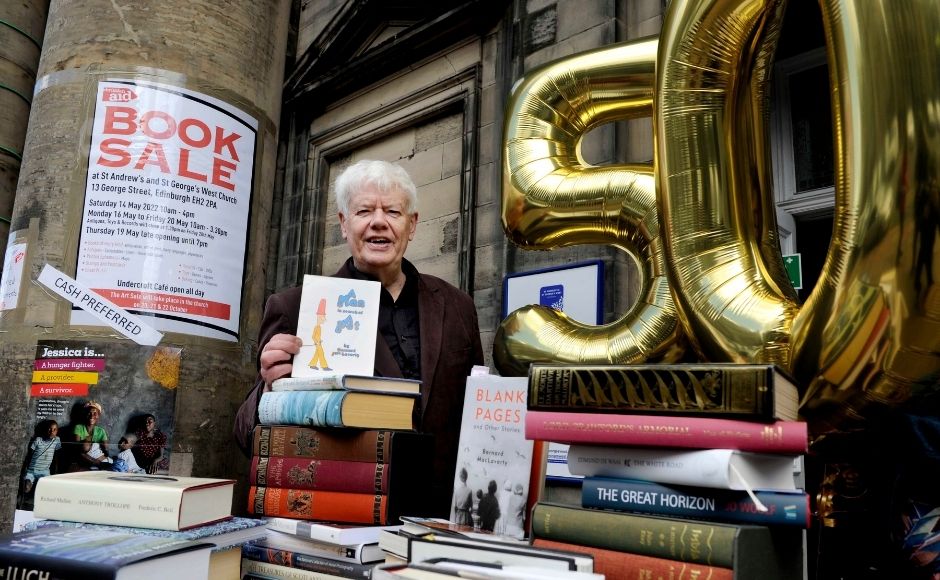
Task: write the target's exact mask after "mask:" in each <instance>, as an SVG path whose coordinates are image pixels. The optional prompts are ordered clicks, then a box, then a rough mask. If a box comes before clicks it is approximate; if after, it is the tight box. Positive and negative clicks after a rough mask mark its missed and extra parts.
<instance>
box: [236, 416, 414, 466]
mask: <svg viewBox="0 0 940 580" xmlns="http://www.w3.org/2000/svg"><path fill="white" fill-rule="evenodd" d="M416 438H418V439H420V436H417V437H416V434H415V433H411V432H408V431H384V430H365V431H363V430H359V429H327V428H319V427H318V428H313V427H302V426H299V425H258V426H257V427H255V430H254V432H253V435H252V439H251V442H252V455H257V456H260V457H303V458H307V459H342V460H343V461H366V462H369V463H388V462H389V461H391V456H392V446H393V444H394V445H395V446H397V445H399V444H402V443H405V444H409V443H411V442H412V441H413V440H414V439H416Z"/></svg>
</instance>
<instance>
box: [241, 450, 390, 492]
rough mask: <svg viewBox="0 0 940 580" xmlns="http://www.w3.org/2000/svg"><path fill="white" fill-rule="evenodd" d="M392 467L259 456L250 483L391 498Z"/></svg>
mask: <svg viewBox="0 0 940 580" xmlns="http://www.w3.org/2000/svg"><path fill="white" fill-rule="evenodd" d="M391 467H392V466H391V465H388V464H385V463H366V462H365V461H339V460H334V459H302V458H298V457H258V456H255V457H252V459H251V471H250V472H249V476H248V483H249V484H251V485H263V486H269V487H290V488H294V489H321V490H327V491H346V492H353V493H371V494H382V495H387V494H388V478H389V472H390V471H391Z"/></svg>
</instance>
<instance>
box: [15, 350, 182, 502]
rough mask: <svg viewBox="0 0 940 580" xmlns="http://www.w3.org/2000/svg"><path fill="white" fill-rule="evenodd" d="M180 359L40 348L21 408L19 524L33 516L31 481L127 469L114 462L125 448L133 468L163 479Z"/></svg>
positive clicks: (173, 354) (174, 353) (154, 353)
mask: <svg viewBox="0 0 940 580" xmlns="http://www.w3.org/2000/svg"><path fill="white" fill-rule="evenodd" d="M181 356H182V351H181V349H178V348H168V347H148V346H142V345H139V344H135V343H133V342H132V341H126V342H114V341H112V342H104V341H96V340H41V341H39V342H38V343H37V345H36V354H35V359H34V361H33V364H32V368H33V373H32V380H31V384H30V385H29V400H28V402H27V409H26V417H27V419H26V423H25V425H27V428H28V429H29V433H28V434H22V435H23V441H25V442H26V446H25V448H24V449H23V457H22V459H23V461H22V467H20V472H19V477H18V480H19V490H18V494H17V498H16V507H17V509H18V510H19V511H21V512H24V513H23V514H22V515H21V516H18V519H23V518H24V517H28V515H29V514H28V513H27V512H30V511H31V510H32V509H33V500H34V497H35V492H36V482H37V481H38V480H39V479H40V478H42V477H43V476H45V475H46V474H55V473H65V472H69V471H79V470H89V469H92V468H96V467H97V465H94V464H93V461H94V460H98V461H102V462H104V467H105V468H106V469H132V468H133V467H131V468H129V467H128V464H129V462H128V461H126V460H125V459H123V458H120V456H119V454H120V453H121V452H122V451H123V450H125V449H126V450H127V451H128V452H129V453H128V455H130V456H131V457H132V458H133V465H134V466H136V468H138V469H140V470H144V471H149V472H152V473H155V474H165V473H168V470H169V461H170V456H171V454H172V440H173V435H174V431H175V422H174V415H175V408H176V392H177V390H178V389H177V388H176V387H177V386H178V385H179V368H180V361H181ZM92 410H94V413H95V414H96V417H95V419H94V421H95V422H94V424H92V423H91V422H90V421H91V420H92V419H91V418H90V414H91V413H92ZM148 417H152V418H153V422H151V423H147V418H148ZM27 435H28V436H27ZM18 436H19V435H18ZM125 438H126V439H127V442H126V443H123V444H122V443H121V440H122V439H125ZM86 445H87V446H88V449H87V452H86ZM122 445H123V447H122ZM89 454H90V455H94V457H91V456H90V455H89ZM105 454H106V455H107V459H105ZM124 457H127V455H125V456H124ZM119 458H120V459H121V460H120V461H118V459H119Z"/></svg>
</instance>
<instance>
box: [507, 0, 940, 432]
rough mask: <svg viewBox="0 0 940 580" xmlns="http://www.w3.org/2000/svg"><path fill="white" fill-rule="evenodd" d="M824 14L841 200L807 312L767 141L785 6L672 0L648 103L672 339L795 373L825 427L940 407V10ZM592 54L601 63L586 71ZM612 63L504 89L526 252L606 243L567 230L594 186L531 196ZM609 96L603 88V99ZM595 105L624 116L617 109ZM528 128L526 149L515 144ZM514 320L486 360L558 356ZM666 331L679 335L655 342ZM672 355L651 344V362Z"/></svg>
mask: <svg viewBox="0 0 940 580" xmlns="http://www.w3.org/2000/svg"><path fill="white" fill-rule="evenodd" d="M820 4H821V6H822V12H823V19H824V22H823V24H824V28H825V31H826V45H827V52H828V59H829V66H830V84H831V103H832V109H833V123H834V141H835V143H834V148H835V159H836V166H835V168H834V169H835V176H836V180H835V181H836V183H835V189H836V205H835V217H834V226H833V236H832V242H831V244H830V247H829V252H828V254H827V257H826V262H825V265H824V266H823V270H822V274H821V275H820V278H819V281H818V282H817V285H816V288H815V289H814V290H813V292H812V294H811V295H810V297H809V299H808V300H807V302H806V303H805V304H804V305H802V306H800V305H799V304H798V303H797V300H796V298H795V295H794V293H793V290H792V287H791V286H790V284H789V282H788V281H787V280H786V276H785V274H784V271H783V267H782V263H781V260H780V253H779V249H778V246H777V238H776V224H775V219H774V213H773V203H772V195H771V192H770V181H771V180H770V177H769V175H770V161H769V148H768V144H767V138H766V126H767V123H766V109H767V102H768V99H767V95H766V90H767V87H768V75H769V72H770V71H771V68H772V58H773V49H774V45H775V43H776V39H777V37H778V35H779V25H780V20H781V14H782V11H783V4H782V2H780V1H777V0H737V1H735V0H701V1H699V0H696V1H690V0H685V1H683V0H674V1H673V2H671V3H670V5H669V8H668V10H667V14H666V18H665V20H664V25H663V32H662V34H661V37H660V43H659V49H658V55H657V57H656V61H657V71H656V82H655V105H654V120H655V122H654V133H655V135H654V136H655V140H656V152H657V157H656V165H655V178H656V186H657V202H658V204H659V211H660V215H661V219H662V226H663V233H662V236H661V238H662V240H663V242H664V243H663V247H664V250H665V268H666V271H667V274H668V279H669V286H670V287H671V289H672V292H673V295H674V297H675V304H676V308H677V311H678V316H679V319H680V320H681V323H682V326H683V328H684V329H685V330H686V332H687V333H688V334H689V337H690V339H691V340H692V343H693V346H694V347H695V348H696V350H697V351H698V352H699V354H700V355H701V356H702V357H703V358H704V359H706V360H713V361H741V362H744V361H757V362H776V363H779V364H781V365H783V366H784V367H787V368H789V369H790V370H791V371H792V372H793V373H794V374H795V375H796V376H797V379H798V380H799V381H800V382H801V383H802V384H803V385H805V386H806V392H805V395H804V397H803V404H802V411H803V413H804V415H806V416H807V417H808V418H809V419H810V420H811V421H812V422H813V428H814V431H815V432H816V433H819V432H823V431H826V430H828V429H830V428H836V427H839V426H840V425H844V424H846V421H847V420H853V419H859V418H864V417H865V416H866V414H867V413H869V412H870V411H872V410H873V409H877V407H878V406H896V405H900V404H903V403H916V402H918V401H920V400H924V399H925V398H926V397H928V396H933V395H937V394H938V393H940V286H938V284H937V282H936V281H935V279H934V272H940V246H938V245H937V238H938V235H940V179H938V172H940V159H938V156H940V36H938V35H940V10H937V7H936V4H935V2H934V1H933V0H907V1H905V2H903V3H897V2H889V1H888V0H821V1H820ZM611 50H615V49H611ZM592 54H593V55H599V56H600V57H604V58H600V59H599V60H598V62H597V63H592V62H591V60H590V59H591V58H593V57H592ZM612 54H614V53H613V52H606V51H597V52H595V53H589V54H587V55H583V56H579V57H574V58H572V59H568V60H565V61H561V62H559V63H555V64H554V65H551V66H550V67H548V68H547V69H544V70H543V71H539V72H538V73H536V75H535V76H534V77H533V78H528V77H527V79H524V82H523V83H522V84H521V86H520V88H519V90H518V91H517V93H516V94H515V95H514V97H513V103H514V104H513V108H512V109H511V114H512V118H511V119H509V120H508V122H509V123H510V125H509V126H508V128H507V133H506V136H507V143H506V148H507V165H506V173H507V176H506V183H505V184H504V200H503V220H504V226H505V227H506V230H507V233H508V234H509V236H510V237H511V239H513V240H514V241H516V242H517V243H523V244H529V245H532V246H533V247H550V246H548V245H545V246H540V245H539V244H549V243H551V241H552V240H556V239H557V240H561V239H563V240H565V241H566V243H591V242H596V241H597V239H598V234H597V230H596V229H594V228H591V227H586V226H583V225H578V222H576V221H575V222H567V221H564V220H563V219H562V216H565V215H566V214H572V213H577V207H576V205H577V204H575V207H572V206H571V204H570V203H569V200H581V201H582V202H584V201H585V200H591V199H601V198H602V197H603V196H602V195H599V194H598V191H597V188H596V184H594V183H593V182H590V184H588V183H585V185H584V186H583V187H582V186H580V185H579V184H577V183H575V184H574V185H571V186H569V188H568V189H566V190H565V194H564V195H560V194H555V193H554V192H555V191H556V189H551V188H550V187H546V188H545V189H544V191H545V192H547V194H541V196H540V197H538V200H539V201H538V202H534V201H530V200H529V197H528V196H529V195H531V191H532V189H531V187H530V186H531V185H532V184H533V183H535V182H537V181H538V180H540V179H543V178H545V177H546V176H553V178H554V179H556V181H559V182H561V183H563V182H564V181H563V180H560V177H564V176H567V175H569V172H568V171H567V170H566V168H572V167H575V168H579V170H580V171H584V169H580V167H581V166H578V165H577V164H576V163H575V162H567V161H566V162H561V163H559V162H557V161H554V160H555V159H556V157H552V156H551V155H548V154H547V153H549V152H554V150H555V149H554V148H555V143H556V142H561V143H564V145H563V146H559V147H558V148H559V149H560V150H561V151H562V153H561V155H560V156H559V157H557V159H562V160H568V161H570V159H571V155H572V154H571V153H570V151H568V149H567V144H569V143H571V142H575V141H576V140H577V138H578V135H580V134H583V133H584V129H585V123H584V120H583V116H584V114H583V111H584V108H583V107H578V106H577V105H579V104H581V103H583V102H585V101H590V100H591V92H590V90H589V88H591V89H592V88H593V87H594V85H595V81H596V80H599V79H604V78H606V77H604V76H603V75H604V73H608V72H609V71H611V70H614V69H615V68H616V65H617V63H616V62H614V61H612V59H611V58H610V56H611V55H612ZM546 71H555V72H554V75H555V76H556V77H559V78H561V79H566V80H567V79H570V80H571V81H572V82H571V83H564V82H557V81H555V83H556V84H557V85H558V86H557V88H556V91H557V94H551V92H550V90H549V88H547V87H545V86H543V85H541V84H540V82H539V78H538V77H539V76H540V75H544V74H546ZM558 71H562V72H558ZM565 73H566V74H565ZM625 86H628V85H625ZM631 86H632V85H631ZM578 87H581V92H577V89H578ZM616 88H617V87H616V86H611V87H609V88H608V90H607V94H610V95H614V97H612V98H614V99H616V96H615V95H616ZM535 92H538V93H540V95H539V96H538V98H537V102H540V103H545V104H546V107H547V108H551V109H552V110H553V113H554V114H553V116H551V115H550V116H548V117H546V118H545V119H543V118H537V121H534V120H533V119H532V118H531V117H527V118H526V119H525V120H524V121H523V120H521V117H520V118H518V119H517V118H516V117H517V116H519V115H522V114H523V113H526V114H527V113H528V112H529V106H528V105H527V106H525V107H523V106H520V103H528V102H529V101H530V99H531V98H532V95H531V94H530V93H535ZM569 104H571V105H570V106H569ZM554 105H563V106H558V107H554ZM621 109H623V108H621ZM605 110H608V111H611V112H615V111H618V107H617V106H616V103H608V104H607V106H606V108H605ZM597 118H600V116H598V117H597ZM520 127H524V128H525V129H526V130H527V132H526V133H525V137H524V138H525V139H527V140H526V141H521V140H520V141H514V140H516V139H517V138H519V136H518V135H516V131H517V130H518V129H519V128H520ZM572 132H574V133H576V134H575V135H573V136H572V135H571V133H572ZM527 159H540V160H541V161H540V163H541V164H536V165H534V166H533V167H539V168H542V167H546V164H547V165H551V164H554V165H555V166H553V167H551V170H549V171H543V173H541V174H539V173H538V172H535V171H533V170H532V169H531V168H530V166H529V165H527V164H526V163H523V162H520V161H519V160H527ZM591 171H592V172H595V171H596V172H603V171H604V169H603V168H591ZM609 171H611V172H614V173H616V172H618V171H620V172H624V170H623V169H618V168H609ZM591 174H593V173H591ZM629 175H631V174H627V173H625V172H624V179H630V177H629ZM533 179H534V180H533ZM606 179H607V180H608V181H610V182H615V181H616V180H617V178H616V175H609V176H607V177H606ZM516 184H521V186H517V185H516ZM520 192H522V194H520ZM507 198H508V199H507ZM530 212H531V213H530ZM549 217H550V218H551V220H553V221H551V220H548V219H547V218H549ZM652 221H653V220H646V223H652ZM553 223H554V224H557V229H556V230H554V231H553V226H552V224H553ZM630 227H633V225H632V224H630ZM531 232H538V235H537V237H534V236H531ZM634 235H635V233H634ZM530 237H531V239H530ZM624 237H626V238H629V237H630V232H624ZM651 239H659V237H656V236H654V237H653V238H651ZM611 243H615V242H611ZM664 286H665V285H662V287H664ZM521 318H523V316H522V315H520V316H518V317H517V318H516V319H514V318H510V319H507V321H506V323H504V325H503V327H502V328H501V329H500V332H501V333H502V336H498V337H497V345H496V347H495V349H494V352H495V353H499V352H500V350H501V349H502V350H506V351H508V354H504V355H503V358H508V359H511V360H514V361H515V362H519V361H524V360H526V358H527V357H530V356H532V353H537V355H538V356H542V355H544V354H546V353H551V352H552V348H551V346H550V344H549V343H545V342H544V335H542V334H540V325H541V326H544V325H545V324H547V321H548V320H550V319H549V318H548V317H546V316H544V315H541V314H540V315H539V316H538V320H536V321H535V322H534V323H531V324H529V325H528V327H527V328H528V329H527V330H525V331H520V330H519V327H523V328H525V327H526V326H525V325H524V324H523V323H522V322H521V321H520V320H518V319H521ZM513 321H514V322H513ZM510 322H513V323H514V324H516V325H517V326H509V325H507V323H510ZM552 322H553V324H554V327H553V330H552V332H551V334H550V336H551V337H556V336H568V335H570V334H571V332H570V331H573V330H576V329H577V327H576V326H575V325H571V324H570V323H566V321H565V320H564V319H559V320H552ZM662 324H663V325H668V322H666V321H664V322H663V323H662ZM675 336H676V335H675V333H673V332H670V333H668V338H667V339H666V340H671V341H674V340H675V338H674V337H675ZM523 343H525V344H523ZM596 345H597V342H596V340H595V338H594V337H574V338H571V339H569V340H568V341H567V342H566V343H565V349H564V351H565V353H566V354H567V355H568V357H569V358H567V359H562V360H580V361H584V362H607V361H610V360H618V359H616V358H615V357H613V356H611V355H610V353H598V352H595V351H593V350H592V349H593V348H595V347H596ZM663 346H664V344H663V343H661V344H658V345H657V344H647V345H645V349H646V350H648V351H649V352H657V353H661V352H663V351H662V348H663ZM592 357H594V358H592ZM497 360H499V358H498V359H497ZM500 370H503V368H502V366H500Z"/></svg>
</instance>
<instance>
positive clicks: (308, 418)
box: [258, 391, 418, 430]
mask: <svg viewBox="0 0 940 580" xmlns="http://www.w3.org/2000/svg"><path fill="white" fill-rule="evenodd" d="M417 401H418V394H416V393H378V392H364V391H280V392H276V393H275V392H273V391H272V392H267V393H264V394H262V395H261V400H260V401H259V403H258V421H259V422H260V423H262V424H265V425H278V424H282V425H309V426H311V427H358V428H361V429H407V430H410V429H414V420H413V413H414V410H415V405H416V404H417Z"/></svg>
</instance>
